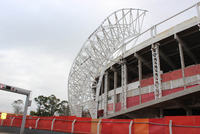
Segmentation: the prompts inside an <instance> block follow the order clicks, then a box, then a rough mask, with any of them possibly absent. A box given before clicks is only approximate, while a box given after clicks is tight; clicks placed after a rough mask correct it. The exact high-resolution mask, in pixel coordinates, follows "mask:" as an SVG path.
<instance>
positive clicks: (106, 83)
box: [104, 72, 109, 116]
mask: <svg viewBox="0 0 200 134" xmlns="http://www.w3.org/2000/svg"><path fill="white" fill-rule="evenodd" d="M104 81H105V82H104V116H107V110H108V109H107V108H108V86H109V85H108V84H109V83H108V72H106V73H105V79H104Z"/></svg>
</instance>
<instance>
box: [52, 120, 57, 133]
mask: <svg viewBox="0 0 200 134" xmlns="http://www.w3.org/2000/svg"><path fill="white" fill-rule="evenodd" d="M55 120H56V118H54V119H53V120H52V123H51V131H53V126H54V122H55Z"/></svg>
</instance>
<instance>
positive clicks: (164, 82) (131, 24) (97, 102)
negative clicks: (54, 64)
mask: <svg viewBox="0 0 200 134" xmlns="http://www.w3.org/2000/svg"><path fill="white" fill-rule="evenodd" d="M199 6H200V3H197V4H195V5H192V6H190V7H188V8H187V9H185V10H183V11H180V12H178V13H176V14H174V15H173V16H171V17H169V18H166V19H165V20H160V22H159V23H157V24H154V25H153V26H150V27H149V28H146V29H143V27H144V25H145V24H143V22H144V19H145V15H146V14H147V11H146V10H142V9H134V8H126V9H120V10H117V11H115V12H113V13H111V14H110V15H109V16H108V17H107V18H106V19H105V20H104V21H103V22H102V23H101V25H99V26H98V27H97V29H95V30H94V32H93V33H92V34H91V35H90V36H89V37H88V38H87V40H86V41H85V42H84V44H83V46H82V48H81V50H80V51H79V53H78V54H77V56H76V58H75V60H74V62H73V64H72V66H71V70H70V73H69V76H68V98H69V102H70V109H71V113H72V115H73V116H58V117H56V116H53V117H34V116H27V118H26V119H22V116H18V115H12V114H10V115H8V119H6V120H0V121H1V127H0V130H4V129H5V130H9V129H10V128H15V131H17V130H16V129H19V127H20V124H21V123H22V120H23V124H24V125H25V132H27V133H38V134H40V133H41V134H42V133H55V134H62V133H88V134H89V133H90V134H95V133H96V134H101V133H102V134H115V133H123V134H132V133H134V134H160V133H164V134H182V133H190V134H199V133H200V122H199V121H200V98H199V96H200V54H199V53H200V40H199V39H200V7H199ZM27 105H28V102H27ZM84 109H88V110H89V114H90V116H91V118H85V117H82V113H83V110H84ZM25 120H26V121H25ZM25 122H26V123H25Z"/></svg>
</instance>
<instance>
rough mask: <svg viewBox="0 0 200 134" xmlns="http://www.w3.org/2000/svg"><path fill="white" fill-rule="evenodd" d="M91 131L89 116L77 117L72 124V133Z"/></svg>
mask: <svg viewBox="0 0 200 134" xmlns="http://www.w3.org/2000/svg"><path fill="white" fill-rule="evenodd" d="M90 131H91V118H79V117H77V121H76V122H75V125H74V133H90Z"/></svg>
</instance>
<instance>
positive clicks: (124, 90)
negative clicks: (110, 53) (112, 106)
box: [121, 60, 127, 109]
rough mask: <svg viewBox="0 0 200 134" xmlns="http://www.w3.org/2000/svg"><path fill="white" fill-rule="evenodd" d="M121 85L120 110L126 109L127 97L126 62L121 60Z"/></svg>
mask: <svg viewBox="0 0 200 134" xmlns="http://www.w3.org/2000/svg"><path fill="white" fill-rule="evenodd" d="M121 77H122V79H121V83H122V84H121V85H122V109H126V97H127V65H126V61H125V60H122V64H121Z"/></svg>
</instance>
